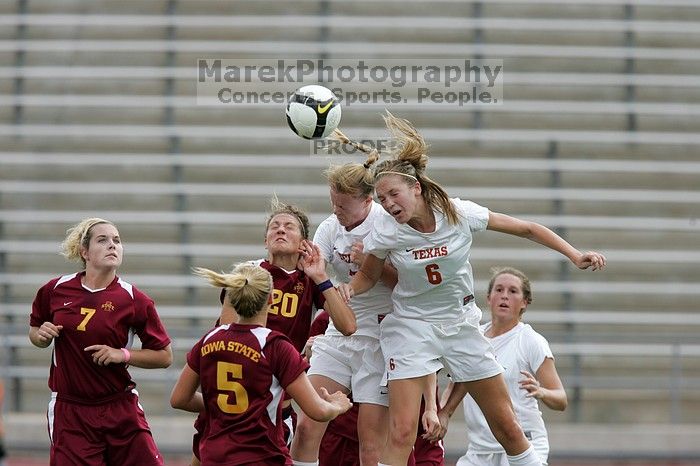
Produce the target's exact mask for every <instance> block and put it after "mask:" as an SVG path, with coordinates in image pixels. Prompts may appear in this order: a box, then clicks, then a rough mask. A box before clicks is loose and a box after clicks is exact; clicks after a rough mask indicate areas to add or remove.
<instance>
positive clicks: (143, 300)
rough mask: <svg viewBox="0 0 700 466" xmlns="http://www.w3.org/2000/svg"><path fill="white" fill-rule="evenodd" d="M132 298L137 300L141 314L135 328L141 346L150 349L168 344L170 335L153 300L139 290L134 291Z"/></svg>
mask: <svg viewBox="0 0 700 466" xmlns="http://www.w3.org/2000/svg"><path fill="white" fill-rule="evenodd" d="M134 298H135V299H137V300H138V301H137V305H136V308H137V309H138V311H137V312H139V314H141V315H140V316H139V317H138V325H137V327H136V329H135V330H136V334H137V335H138V336H139V339H140V340H141V348H143V349H150V350H161V349H163V348H165V347H166V346H168V345H169V344H170V337H169V336H168V332H166V330H165V327H164V326H163V323H162V322H161V321H160V317H159V316H158V311H156V306H155V304H154V303H153V300H152V299H151V298H149V297H148V296H146V295H145V294H143V293H141V292H139V291H136V292H135V295H134Z"/></svg>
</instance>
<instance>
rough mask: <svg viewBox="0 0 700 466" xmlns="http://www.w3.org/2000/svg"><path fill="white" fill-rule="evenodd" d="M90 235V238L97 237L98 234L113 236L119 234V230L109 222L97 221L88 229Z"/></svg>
mask: <svg viewBox="0 0 700 466" xmlns="http://www.w3.org/2000/svg"><path fill="white" fill-rule="evenodd" d="M90 236H91V237H92V238H97V237H98V236H106V237H108V238H114V237H115V236H119V230H117V227H115V226H114V225H112V224H111V223H98V224H97V225H94V226H93V227H92V228H91V229H90Z"/></svg>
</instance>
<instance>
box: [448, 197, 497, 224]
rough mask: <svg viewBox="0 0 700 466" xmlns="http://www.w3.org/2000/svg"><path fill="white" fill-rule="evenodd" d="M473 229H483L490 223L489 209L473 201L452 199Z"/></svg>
mask: <svg viewBox="0 0 700 466" xmlns="http://www.w3.org/2000/svg"><path fill="white" fill-rule="evenodd" d="M452 201H453V202H454V204H455V207H456V208H457V211H458V212H459V213H460V215H461V216H462V217H463V218H464V220H465V221H466V224H467V225H468V226H469V230H471V231H483V230H486V227H487V226H488V224H489V209H487V208H486V207H484V206H481V205H479V204H477V203H475V202H472V201H463V200H461V199H459V198H455V199H453V200H452Z"/></svg>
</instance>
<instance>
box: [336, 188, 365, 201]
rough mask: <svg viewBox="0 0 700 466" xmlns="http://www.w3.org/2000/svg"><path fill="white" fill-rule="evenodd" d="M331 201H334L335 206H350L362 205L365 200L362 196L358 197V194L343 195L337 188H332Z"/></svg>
mask: <svg viewBox="0 0 700 466" xmlns="http://www.w3.org/2000/svg"><path fill="white" fill-rule="evenodd" d="M330 192H331V201H333V203H334V204H348V205H353V204H362V202H363V201H364V198H363V197H361V196H358V195H356V194H350V193H343V192H340V191H338V190H336V189H335V188H331V190H330Z"/></svg>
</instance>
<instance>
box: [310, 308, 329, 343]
mask: <svg viewBox="0 0 700 466" xmlns="http://www.w3.org/2000/svg"><path fill="white" fill-rule="evenodd" d="M329 323H330V315H329V314H328V311H321V312H319V313H318V315H317V316H316V318H315V319H314V321H313V322H311V330H310V331H309V337H315V336H316V335H323V334H324V333H326V329H327V328H328V324H329Z"/></svg>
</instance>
